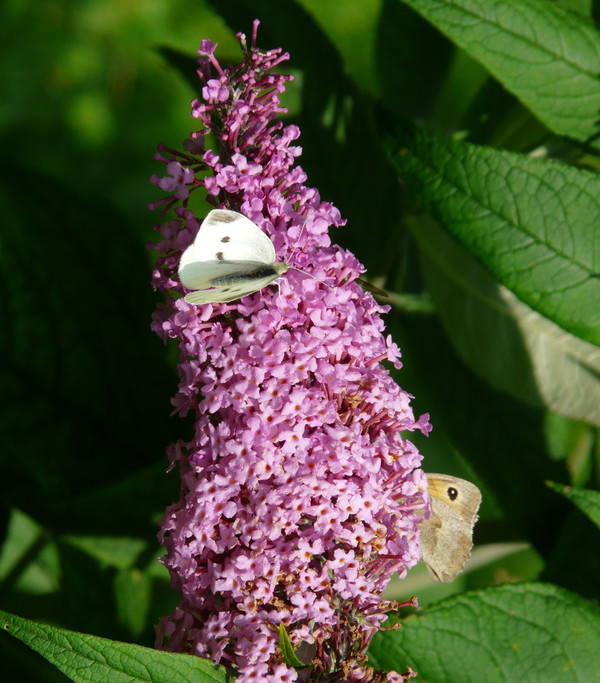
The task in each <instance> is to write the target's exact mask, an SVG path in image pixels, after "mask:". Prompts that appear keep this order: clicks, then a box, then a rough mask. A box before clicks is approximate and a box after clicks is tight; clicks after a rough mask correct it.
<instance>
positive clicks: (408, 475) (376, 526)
mask: <svg viewBox="0 0 600 683" xmlns="http://www.w3.org/2000/svg"><path fill="white" fill-rule="evenodd" d="M256 29H257V23H256V24H255V26H254V32H253V37H252V43H251V47H250V48H249V49H248V48H247V46H246V41H245V37H244V36H239V37H240V42H241V44H242V47H243V49H244V57H243V60H242V62H241V64H239V65H236V66H235V67H229V68H222V67H221V66H220V65H219V63H218V62H217V60H216V58H215V56H214V50H215V46H214V45H213V44H212V43H211V42H210V41H203V42H202V48H201V50H200V51H199V52H200V55H201V56H200V59H199V68H198V74H199V76H200V79H201V81H202V83H203V84H204V87H203V89H202V94H203V98H204V99H203V100H195V101H194V102H193V103H192V115H193V116H194V117H195V118H196V119H198V121H199V123H200V126H201V128H200V130H198V131H197V132H196V133H194V134H192V137H191V139H190V140H189V141H187V143H186V144H184V151H182V152H175V151H171V153H172V156H171V158H166V157H165V158H162V157H159V159H161V160H162V161H163V162H164V163H166V164H167V171H168V174H169V177H168V178H166V179H162V180H159V179H157V178H154V179H153V182H155V184H157V185H159V187H161V188H162V189H164V190H165V191H167V192H170V193H171V195H170V196H169V197H168V198H167V199H166V200H165V201H164V202H158V203H157V204H156V205H155V206H158V205H161V206H163V213H165V212H166V211H167V210H168V209H169V208H173V209H174V212H175V216H176V218H175V219H171V220H169V221H167V222H166V223H164V224H163V225H162V226H160V227H159V231H160V235H161V237H160V240H159V241H158V242H157V243H156V245H155V248H156V250H157V252H158V254H159V257H158V261H157V266H156V269H155V271H154V276H153V284H154V288H155V289H156V290H158V291H159V292H162V293H164V295H165V303H164V304H161V305H159V307H158V308H157V310H156V312H155V313H154V316H153V329H154V331H155V332H156V333H157V334H158V335H159V336H160V337H161V338H162V339H164V340H165V341H166V340H167V339H174V340H176V342H177V344H178V347H179V353H180V362H179V389H178V392H177V394H176V396H175V397H174V399H173V405H174V407H175V410H176V412H178V413H179V414H181V415H185V414H187V413H189V412H192V414H193V415H194V418H195V427H194V433H193V435H192V436H191V437H190V439H189V440H188V441H187V442H185V443H184V442H179V443H178V444H175V445H174V446H173V447H171V448H170V449H169V457H170V459H171V465H172V466H175V465H176V466H177V467H178V469H179V473H180V477H181V499H180V500H179V501H177V502H176V503H174V504H173V505H172V506H170V507H169V508H168V510H167V512H166V514H165V516H164V518H163V520H162V531H161V534H160V537H161V540H162V541H163V543H164V545H165V548H166V555H165V557H164V559H163V561H164V564H165V566H166V567H167V568H168V569H169V572H170V573H171V579H172V583H173V586H174V587H175V588H176V589H177V590H179V591H180V592H181V594H182V599H181V602H180V604H179V606H178V607H177V609H176V610H175V611H174V612H173V614H171V615H170V616H167V617H165V618H163V620H162V622H161V626H160V628H159V629H158V634H157V636H158V637H157V642H158V645H159V646H160V647H163V648H165V649H167V650H171V651H177V652H192V653H194V654H197V655H199V656H202V657H207V658H210V659H212V660H213V661H215V662H220V663H222V664H225V665H227V666H230V667H232V668H234V669H235V670H236V671H237V674H238V676H239V680H242V681H286V682H287V681H295V680H308V679H309V678H310V680H314V681H319V680H323V681H325V680H361V681H383V680H390V681H392V680H402V679H403V678H404V677H403V676H400V675H398V674H395V673H393V672H391V673H389V674H387V673H385V672H375V671H373V670H372V669H370V668H369V667H367V666H366V664H365V661H366V650H367V647H368V645H369V642H370V641H371V638H372V637H373V635H374V633H375V632H376V631H377V629H378V628H379V627H380V626H381V624H382V622H383V621H384V620H385V618H386V614H387V612H388V611H390V610H392V609H395V608H396V607H397V605H395V604H394V603H390V602H385V601H382V599H381V594H382V592H383V590H384V589H385V587H386V585H387V583H388V581H389V579H390V577H391V575H392V574H393V573H394V572H398V573H399V574H400V575H402V576H403V575H404V574H405V573H406V571H407V569H408V568H410V567H411V566H412V565H414V564H415V563H416V562H417V560H418V558H419V555H420V553H419V534H418V524H419V522H420V521H421V520H422V515H423V514H424V513H425V512H426V508H427V495H426V486H427V484H426V479H425V477H424V475H423V473H422V471H421V470H420V469H419V466H420V460H421V456H420V455H419V453H418V451H417V449H416V448H415V447H414V445H413V444H412V443H411V442H410V441H408V440H407V439H406V438H405V437H406V432H410V431H413V430H415V429H419V430H420V431H422V432H423V433H427V432H428V431H429V429H430V426H429V423H428V416H426V415H424V416H421V417H419V418H418V419H415V417H414V415H413V412H412V409H411V407H410V398H411V397H410V395H409V394H407V393H406V392H405V391H403V390H402V389H401V388H400V387H399V386H398V385H397V384H396V383H395V382H394V381H393V380H392V378H391V376H390V373H389V370H388V367H386V366H384V365H383V364H382V362H384V361H385V362H389V363H391V364H393V365H394V366H395V367H397V368H400V367H401V363H400V351H399V349H398V348H397V346H396V345H395V344H394V343H393V342H392V340H391V338H390V337H389V336H388V337H387V338H386V337H385V336H384V334H383V330H384V325H383V321H382V318H381V315H382V314H383V313H385V311H386V308H385V307H382V306H380V305H379V304H378V303H377V302H376V301H375V300H374V298H373V297H372V295H371V294H369V293H366V292H364V291H363V290H362V288H361V287H360V285H359V284H358V282H357V281H356V280H357V278H358V276H359V274H360V273H361V272H362V271H363V268H362V266H361V264H360V263H359V262H358V261H357V259H356V258H355V257H354V256H353V255H352V254H351V253H349V252H347V251H345V250H343V249H341V248H340V247H337V246H335V245H333V244H332V243H331V240H330V237H329V234H328V230H329V228H331V227H338V226H341V225H343V223H344V221H343V220H342V218H341V216H340V214H339V212H338V210H337V209H336V208H335V207H334V206H332V205H331V204H329V203H327V202H322V201H321V199H320V197H319V194H318V192H317V191H316V190H315V189H313V188H310V187H308V186H307V185H305V182H306V175H305V173H304V172H303V171H302V169H301V168H300V167H299V166H297V165H295V164H296V160H297V158H298V157H299V156H300V152H301V150H300V148H299V147H297V146H292V144H291V143H293V142H295V141H296V140H297V138H298V136H299V130H298V128H297V127H295V126H287V127H285V128H284V127H283V125H282V123H281V121H280V120H279V119H278V117H279V115H280V114H282V113H283V112H284V109H283V108H282V107H281V105H280V102H279V95H280V94H281V93H282V92H283V90H284V87H285V82H286V81H287V80H289V79H290V78H291V77H290V76H284V75H278V74H275V73H273V72H272V69H273V68H274V67H276V66H278V65H279V64H280V63H281V62H282V61H284V60H285V59H287V55H286V54H284V53H282V51H281V50H279V49H276V50H271V51H267V52H263V51H260V50H259V49H257V48H256V46H255V45H256ZM267 95H268V96H267ZM206 136H213V139H214V140H216V142H217V143H218V151H217V152H214V151H210V150H208V151H205V150H206V148H207V147H209V145H204V144H202V142H201V141H202V139H203V138H204V137H206ZM162 151H163V152H164V149H163V150H162ZM202 185H203V186H204V187H205V188H206V190H207V191H208V193H209V202H210V203H211V205H213V206H219V207H222V208H230V209H234V210H236V211H240V212H242V213H243V214H244V215H245V216H247V217H248V218H250V219H251V220H252V221H254V222H255V223H256V224H257V225H259V227H260V228H261V229H263V230H264V231H265V232H266V234H267V235H268V236H269V237H270V238H271V239H272V241H273V243H274V245H275V249H276V252H277V255H278V258H279V259H280V260H287V259H289V258H290V257H291V255H292V254H293V259H292V262H291V265H293V266H294V267H296V268H299V269H301V270H302V271H304V273H300V272H298V271H295V270H289V271H288V272H287V273H286V274H285V275H284V276H283V277H282V278H280V280H279V281H278V283H277V284H278V285H279V288H280V291H278V288H277V287H273V286H271V287H267V288H265V289H263V290H262V291H260V292H257V293H256V294H253V295H251V296H247V297H245V298H243V299H241V300H239V301H234V302H230V303H228V304H205V305H202V306H193V305H190V304H188V303H186V302H185V301H184V299H183V298H182V296H181V295H182V294H183V291H184V290H183V287H182V285H181V284H180V283H179V282H178V280H177V277H176V273H177V265H178V261H179V258H180V255H181V252H182V250H184V249H185V248H186V247H187V246H188V245H189V244H190V243H191V242H192V240H193V239H194V236H195V235H196V233H197V231H198V229H199V226H200V221H199V219H198V218H197V217H196V216H194V215H193V213H192V212H191V211H190V210H189V209H187V199H188V193H186V191H185V190H187V189H188V188H189V187H199V186H202ZM307 274H308V275H307ZM311 275H312V276H314V277H310V276H311ZM315 278H316V279H315ZM280 624H282V625H284V626H285V629H286V633H287V634H288V636H289V638H290V641H291V643H292V645H293V647H294V648H300V650H307V649H308V651H309V652H310V656H309V657H308V660H307V663H309V662H310V666H309V667H308V668H305V669H298V670H296V669H294V668H293V667H292V666H291V665H289V664H288V663H286V661H285V658H284V655H283V653H282V651H281V649H280V648H279V644H278V643H279V640H278V639H279V626H280ZM300 650H299V651H300Z"/></svg>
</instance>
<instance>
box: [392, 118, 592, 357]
mask: <svg viewBox="0 0 600 683" xmlns="http://www.w3.org/2000/svg"><path fill="white" fill-rule="evenodd" d="M391 154H392V159H393V161H394V163H395V165H396V168H397V169H398V171H399V172H400V173H401V175H402V179H403V180H404V181H405V182H406V184H407V185H409V186H410V187H411V188H412V189H413V190H414V192H415V193H416V194H417V195H418V196H419V197H420V198H421V200H422V201H423V202H424V203H425V204H426V205H427V206H428V207H429V208H430V209H431V211H432V213H433V214H434V216H435V217H436V218H437V219H438V221H439V222H440V223H441V224H442V225H444V226H445V227H446V228H447V230H448V231H449V232H450V233H451V234H452V236H453V237H455V238H456V239H457V240H458V241H459V242H460V243H461V244H462V245H463V246H464V247H466V249H467V250H468V251H470V252H471V253H472V254H473V255H474V256H476V257H477V258H478V259H479V260H480V261H481V262H482V263H483V264H484V265H485V266H486V268H487V269H488V270H489V271H490V272H492V273H493V274H494V275H495V277H496V278H497V279H498V280H499V281H500V282H501V283H502V284H504V285H505V286H506V287H507V288H508V289H510V290H511V291H512V292H513V293H514V294H515V295H516V296H517V297H518V298H519V299H520V300H521V301H523V302H524V303H526V304H527V305H528V306H529V307H530V308H532V309H533V310H535V311H537V312H538V313H540V314H541V315H543V316H544V317H545V318H548V319H549V320H550V321H552V322H554V323H555V324H556V325H558V326H559V327H561V328H563V329H564V330H566V331H567V332H570V333H571V334H573V335H575V336H577V337H580V338H581V339H583V340H585V341H588V342H591V343H593V344H596V345H600V306H598V301H600V231H598V217H599V216H600V178H598V176H596V175H594V174H593V173H590V172H587V171H583V170H580V169H577V168H573V167H570V166H566V165H563V164H559V163H556V162H551V161H543V160H540V159H529V158H527V157H525V156H522V155H519V154H514V153H509V152H501V151H498V150H494V149H491V148H486V147H479V146H476V145H471V144H468V143H465V142H460V141H458V140H453V139H450V138H447V137H444V136H440V135H437V134H434V133H432V132H429V131H425V130H416V131H413V130H410V131H404V132H400V133H398V137H397V138H396V140H395V141H394V143H393V144H392V152H391Z"/></svg>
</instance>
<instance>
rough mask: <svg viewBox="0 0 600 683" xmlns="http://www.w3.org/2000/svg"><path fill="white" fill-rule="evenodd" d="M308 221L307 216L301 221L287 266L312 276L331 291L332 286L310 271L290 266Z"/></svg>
mask: <svg viewBox="0 0 600 683" xmlns="http://www.w3.org/2000/svg"><path fill="white" fill-rule="evenodd" d="M307 221H308V216H307V217H306V218H305V219H304V223H302V227H301V228H300V234H299V235H298V239H297V240H296V246H295V247H294V248H293V249H292V253H291V254H290V257H289V259H288V260H287V261H286V263H287V265H288V268H291V270H297V271H298V272H299V273H302V275H306V276H307V277H312V279H313V280H316V281H317V282H320V283H321V284H322V285H325V287H327V289H331V291H333V287H332V286H331V285H328V284H327V283H326V282H323V280H319V278H318V277H315V276H314V275H313V274H312V273H307V272H306V271H305V270H302V269H301V268H296V266H290V263H291V262H292V259H293V258H294V254H295V253H296V249H298V247H299V246H300V239H301V237H302V233H303V232H304V227H305V226H306V223H307Z"/></svg>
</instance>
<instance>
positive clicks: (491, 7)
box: [402, 0, 600, 140]
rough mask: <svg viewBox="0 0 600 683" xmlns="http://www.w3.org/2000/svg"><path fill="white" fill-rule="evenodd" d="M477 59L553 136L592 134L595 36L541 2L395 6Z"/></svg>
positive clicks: (582, 21) (477, 0)
mask: <svg viewBox="0 0 600 683" xmlns="http://www.w3.org/2000/svg"><path fill="white" fill-rule="evenodd" d="M402 1H403V2H404V3H405V4H407V5H409V6H410V7H412V8H413V9H415V10H416V11H417V12H419V13H420V14H421V15H423V16H424V17H425V18H426V19H427V20H428V21H430V22H431V23H432V24H433V25H434V26H436V27H437V28H438V29H439V30H440V31H442V32H443V33H445V34H446V35H447V36H448V37H449V38H450V39H451V40H453V41H454V42H455V43H456V44H457V45H460V47H462V48H463V49H464V50H466V51H467V52H468V53H469V54H470V55H472V56H473V57H474V58H475V59H477V60H479V61H480V62H481V63H482V64H483V65H484V66H485V67H486V68H487V69H488V70H489V71H490V72H491V73H492V74H493V75H494V76H495V77H496V78H497V79H498V80H499V81H500V82H501V83H502V85H504V87H505V88H507V89H508V90H510V91H511V92H512V93H514V94H515V95H516V96H517V97H518V98H519V99H520V100H521V101H522V102H523V103H524V104H525V106H527V107H528V108H529V109H531V111H532V112H533V113H534V114H535V115H536V116H537V117H538V118H539V119H540V120H541V121H542V122H543V123H545V124H546V126H548V128H549V129H550V130H552V131H554V132H555V133H557V134H559V135H565V136H569V137H573V138H575V139H577V140H586V139H588V138H590V137H592V136H594V135H596V134H598V133H599V132H600V129H599V128H598V112H599V111H600V79H599V78H598V73H599V72H600V35H599V34H598V31H597V29H596V28H595V26H594V25H593V24H592V23H591V22H590V21H588V20H587V19H586V18H585V17H583V16H581V15H579V14H575V13H573V12H570V11H568V10H566V9H564V8H562V7H561V6H560V5H559V4H558V3H552V2H546V1H545V0H493V2H481V0H453V1H452V2H448V0H402Z"/></svg>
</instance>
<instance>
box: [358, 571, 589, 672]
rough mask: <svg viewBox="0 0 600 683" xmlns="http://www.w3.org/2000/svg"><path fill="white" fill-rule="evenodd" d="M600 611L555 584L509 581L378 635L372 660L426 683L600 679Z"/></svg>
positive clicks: (458, 598)
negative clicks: (413, 672) (405, 670)
mask: <svg viewBox="0 0 600 683" xmlns="http://www.w3.org/2000/svg"><path fill="white" fill-rule="evenodd" d="M599 648H600V609H599V608H598V606H597V605H596V604H595V603H594V602H592V601H588V600H585V599H583V598H581V597H579V596H578V595H576V594H574V593H571V592H569V591H566V590H564V589H562V588H558V587H557V586H553V585H550V584H540V583H522V584H505V585H503V586H500V587H497V588H488V589H485V590H482V591H479V592H475V593H466V594H464V595H460V596H455V597H452V598H449V599H448V600H445V601H443V602H441V603H439V604H438V605H436V606H435V607H432V608H431V609H428V610H427V612H426V613H425V614H423V615H422V616H411V617H408V618H407V619H405V620H404V621H403V622H402V628H401V629H400V630H399V631H387V632H380V633H378V634H377V635H376V636H375V638H374V639H373V644H372V645H371V648H370V650H369V659H370V663H374V664H375V665H376V666H378V667H383V668H386V669H395V670H397V671H398V670H402V669H403V668H404V667H405V666H406V665H409V666H411V667H412V668H413V669H415V670H416V671H418V672H419V674H420V675H421V676H422V678H423V680H426V681H428V683H471V682H472V683H481V681H486V683H514V681H527V683H537V682H538V681H539V683H547V682H548V681H559V680H560V681H574V682H575V681H596V680H600V659H599V658H598V650H599Z"/></svg>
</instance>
